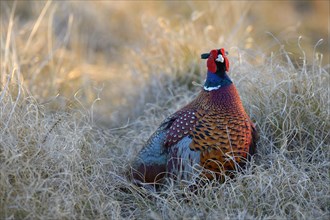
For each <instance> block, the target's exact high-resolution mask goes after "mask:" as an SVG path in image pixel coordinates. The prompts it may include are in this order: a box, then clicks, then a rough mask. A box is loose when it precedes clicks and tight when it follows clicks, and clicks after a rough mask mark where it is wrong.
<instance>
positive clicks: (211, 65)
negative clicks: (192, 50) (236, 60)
mask: <svg viewBox="0 0 330 220" xmlns="http://www.w3.org/2000/svg"><path fill="white" fill-rule="evenodd" d="M219 52H220V53H219ZM218 54H221V55H222V57H223V58H224V62H225V71H226V72H228V70H229V61H228V58H227V56H226V52H225V49H224V48H221V49H220V50H211V51H210V56H209V57H208V59H207V69H208V71H210V72H212V73H216V72H217V64H216V63H215V62H216V59H217V58H218Z"/></svg>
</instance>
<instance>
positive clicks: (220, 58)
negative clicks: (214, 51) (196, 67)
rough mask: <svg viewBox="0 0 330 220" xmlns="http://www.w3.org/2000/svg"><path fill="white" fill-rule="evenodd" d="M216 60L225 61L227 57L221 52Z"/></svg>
mask: <svg viewBox="0 0 330 220" xmlns="http://www.w3.org/2000/svg"><path fill="white" fill-rule="evenodd" d="M216 61H218V62H221V63H223V61H225V59H224V58H223V56H222V55H221V54H219V55H218V58H217V59H216Z"/></svg>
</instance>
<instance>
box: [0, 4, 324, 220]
mask: <svg viewBox="0 0 330 220" xmlns="http://www.w3.org/2000/svg"><path fill="white" fill-rule="evenodd" d="M0 14H1V15H0V18H1V27H0V29H1V75H0V91H1V93H0V219H329V218H330V176H329V174H330V173H329V169H330V158H329V157H330V132H329V131H330V122H329V121H330V117H329V116H330V93H329V84H330V75H329V69H330V61H329V54H330V53H329V29H330V27H329V14H330V12H329V2H328V1H272V2H268V1H260V2H259V1H258V2H254V1H252V2H251V1H249V2H245V1H210V2H204V1H197V2H188V1H170V2H162V1H155V2H154V1H144V2H142V1H141V2H138V1H136V2H134V1H130V2H128V1H127V2H125V1H122V2H115V1H95V2H92V1H47V2H46V1H17V2H13V1H1V13H0ZM220 47H224V48H226V49H227V50H228V51H229V60H230V72H229V75H230V76H231V78H232V79H233V81H234V83H235V85H236V87H237V89H238V90H239V93H240V95H241V99H242V101H243V104H244V107H245V109H246V111H247V113H248V114H249V115H250V117H251V118H252V120H253V121H254V122H255V123H256V125H257V128H258V130H259V133H260V139H259V142H258V146H257V147H258V150H257V151H258V153H257V154H256V155H255V156H254V157H253V158H252V161H251V162H250V163H249V166H248V168H247V169H246V171H245V172H244V173H239V174H237V176H236V178H235V179H226V181H225V182H224V183H218V182H216V181H209V182H208V183H206V184H205V185H204V186H201V187H200V188H198V190H197V191H192V190H190V187H189V186H188V185H185V184H183V183H177V182H174V181H171V180H168V181H167V182H166V184H164V186H163V187H162V190H161V191H159V192H153V191H149V190H146V189H144V188H140V187H137V186H135V185H134V184H132V183H131V182H130V181H129V179H128V178H127V177H126V176H125V173H126V171H127V169H128V168H129V166H130V163H131V161H132V160H133V159H134V156H135V155H136V154H137V153H138V151H139V150H140V149H141V147H142V146H143V143H145V142H146V141H147V139H148V137H149V136H150V135H151V134H152V132H153V131H154V130H155V129H156V128H157V127H158V125H159V124H160V122H161V121H162V120H163V119H165V118H166V117H167V116H168V115H170V114H171V113H173V112H175V111H176V110H178V109H179V108H180V107H182V106H183V105H185V104H186V103H188V102H189V101H190V100H191V99H192V98H193V97H195V96H196V95H197V94H198V92H199V91H200V89H201V88H200V84H202V83H203V80H204V78H205V69H206V68H205V61H203V60H200V58H199V57H200V54H201V53H204V52H208V51H210V50H211V49H213V48H220ZM193 82H194V83H193Z"/></svg>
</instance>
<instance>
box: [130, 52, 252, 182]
mask: <svg viewBox="0 0 330 220" xmlns="http://www.w3.org/2000/svg"><path fill="white" fill-rule="evenodd" d="M204 56H205V54H204ZM207 57H208V60H207V69H208V71H207V76H206V80H205V84H204V87H203V90H202V91H201V92H200V93H199V95H198V96H197V97H196V98H195V99H194V100H193V101H191V102H190V103H189V104H188V105H186V106H184V107H183V108H181V109H180V110H178V111H177V112H175V113H174V114H173V115H171V116H170V117H168V118H166V119H165V120H164V121H163V122H162V123H161V125H160V126H159V128H158V129H157V130H156V131H155V133H153V135H152V136H151V137H150V138H149V140H148V141H147V143H146V144H145V146H144V147H143V148H142V150H141V151H140V152H139V154H138V157H137V158H136V159H135V161H134V162H133V164H132V169H131V174H132V177H133V180H134V182H135V183H152V184H156V183H159V182H161V181H162V179H163V178H164V177H168V176H170V177H174V178H179V179H181V180H187V181H190V180H191V178H192V177H193V176H196V175H194V173H196V172H198V175H201V176H204V177H207V178H211V179H212V178H214V177H220V178H222V177H223V176H224V175H226V174H227V175H228V174H229V175H231V173H232V171H237V170H238V169H239V168H241V167H243V166H244V164H245V163H246V161H247V160H249V158H250V156H251V155H252V154H253V153H254V152H255V144H256V139H257V132H256V129H255V126H254V124H253V123H252V122H251V120H250V118H249V116H248V115H247V114H246V112H245V110H244V108H243V105H242V102H241V100H240V97H239V95H238V92H237V90H236V87H235V85H234V84H233V82H232V81H231V79H230V78H229V76H228V75H227V72H228V70H229V61H228V58H227V56H226V52H225V50H224V49H223V48H222V49H219V50H211V52H210V53H209V54H208V55H207ZM202 58H203V57H202ZM205 58H206V57H205ZM210 171H211V172H210Z"/></svg>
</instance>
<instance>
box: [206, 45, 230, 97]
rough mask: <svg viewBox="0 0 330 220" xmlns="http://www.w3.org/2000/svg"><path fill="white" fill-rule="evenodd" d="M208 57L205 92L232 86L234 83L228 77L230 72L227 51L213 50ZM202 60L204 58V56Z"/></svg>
mask: <svg viewBox="0 0 330 220" xmlns="http://www.w3.org/2000/svg"><path fill="white" fill-rule="evenodd" d="M206 56H207V63H206V64H207V76H206V80H205V84H204V90H206V91H212V90H216V89H219V88H220V87H222V86H226V85H229V84H231V83H232V81H231V80H230V78H229V77H228V75H227V72H228V71H229V61H228V58H227V53H226V51H225V49H223V48H221V49H218V50H211V51H210V53H209V54H207V55H206ZM202 58H204V57H203V55H202ZM205 58H206V57H205Z"/></svg>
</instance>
